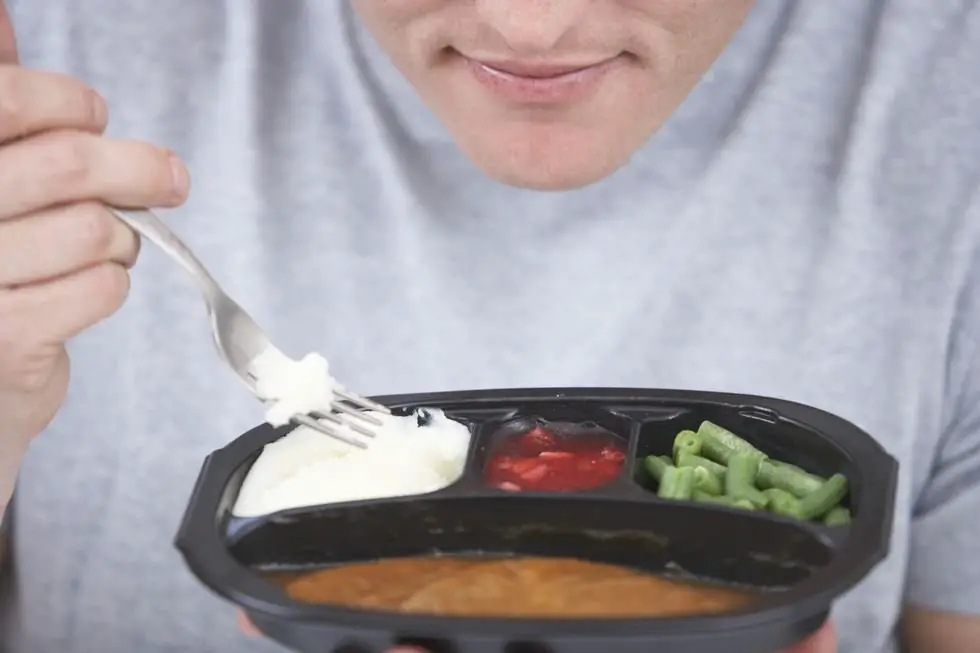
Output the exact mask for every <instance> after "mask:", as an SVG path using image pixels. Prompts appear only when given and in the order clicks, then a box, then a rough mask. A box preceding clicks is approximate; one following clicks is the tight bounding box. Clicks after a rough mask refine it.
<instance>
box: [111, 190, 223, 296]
mask: <svg viewBox="0 0 980 653" xmlns="http://www.w3.org/2000/svg"><path fill="white" fill-rule="evenodd" d="M111 210H112V212H113V213H114V214H115V215H116V217H117V218H119V219H120V220H122V221H123V222H125V223H126V224H127V225H129V226H130V227H132V228H133V230H135V231H136V232H138V233H139V234H141V235H142V236H144V237H146V239H147V240H149V241H151V242H152V243H153V244H155V245H156V246H157V247H159V248H160V249H162V250H163V251H164V253H165V254H167V255H168V256H169V257H170V258H172V259H173V260H175V261H177V262H178V263H180V265H181V266H182V267H183V268H184V269H185V270H187V271H188V272H190V274H191V276H192V277H194V280H195V281H196V282H197V284H198V285H199V286H200V287H201V291H202V292H204V294H205V295H207V296H208V297H213V296H214V295H216V294H218V293H220V292H221V291H220V289H219V286H218V282H217V281H215V279H214V277H213V276H211V273H210V272H208V270H207V268H205V267H204V264H203V263H201V261H200V259H198V258H197V256H195V255H194V252H192V251H191V250H190V248H188V247H187V245H185V244H184V241H182V240H181V239H180V238H179V237H178V236H177V234H175V233H174V232H173V231H171V230H170V227H168V226H167V224H166V223H165V222H164V221H163V220H161V219H160V218H158V217H157V216H156V215H155V214H154V213H153V212H152V211H150V210H148V209H117V208H112V209H111Z"/></svg>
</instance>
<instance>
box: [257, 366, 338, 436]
mask: <svg viewBox="0 0 980 653" xmlns="http://www.w3.org/2000/svg"><path fill="white" fill-rule="evenodd" d="M249 371H250V372H251V373H252V374H254V375H255V378H256V379H257V381H256V385H255V392H256V393H257V394H258V395H259V396H260V397H261V398H262V400H263V401H264V402H265V404H266V413H265V421H267V422H268V423H269V424H271V425H272V426H282V425H283V424H288V423H289V421H290V420H291V419H292V417H293V415H308V414H310V413H312V412H315V411H319V412H322V413H329V412H330V411H331V408H330V404H332V403H333V399H334V389H335V388H336V387H337V382H336V381H334V379H333V377H332V376H330V365H329V364H328V363H327V359H326V358H324V357H323V356H321V355H320V354H316V353H312V354H307V355H306V356H304V357H303V358H301V359H300V360H298V361H296V360H293V359H291V358H288V357H287V356H283V355H282V354H281V353H279V351H278V350H275V349H268V350H266V351H265V352H264V353H262V354H261V355H259V356H258V357H257V358H256V359H255V360H253V361H252V365H251V368H250V369H249Z"/></svg>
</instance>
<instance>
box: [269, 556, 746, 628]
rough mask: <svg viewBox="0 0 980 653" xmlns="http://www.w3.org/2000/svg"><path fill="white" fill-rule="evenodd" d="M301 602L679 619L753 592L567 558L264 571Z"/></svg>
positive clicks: (725, 606)
mask: <svg viewBox="0 0 980 653" xmlns="http://www.w3.org/2000/svg"><path fill="white" fill-rule="evenodd" d="M269 578H270V580H272V581H273V582H275V583H276V584H278V585H281V586H283V587H284V588H285V590H286V592H287V594H288V595H289V596H290V597H291V598H293V599H294V600H296V601H300V602H303V603H330V604H338V605H343V606H346V607H357V608H367V609H373V610H388V611H397V612H409V613H417V614H431V615H443V616H468V617H541V618H563V617H568V618H582V617H643V618H654V617H680V616H688V615H696V614H713V613H719V612H728V611H732V610H736V609H738V608H741V607H743V606H745V605H746V604H748V603H749V602H750V601H751V600H752V594H751V593H749V592H744V591H737V590H734V589H730V588H722V587H715V586H710V585H703V584H698V583H693V582H682V581H677V580H670V579H667V578H662V577H659V576H655V575H653V574H648V573H644V572H640V571H636V570H633V569H629V568H626V567H619V566H616V565H608V564H600V563H595V562H586V561H583V560H575V559H567V558H539V557H521V558H487V557H476V556H474V557H435V558H393V559H389V560H381V561H378V562H367V563H357V564H350V565H344V566H340V567H331V568H327V569H321V570H317V571H309V572H300V573H290V574H270V576H269Z"/></svg>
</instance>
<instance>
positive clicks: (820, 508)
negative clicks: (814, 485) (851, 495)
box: [800, 474, 847, 519]
mask: <svg viewBox="0 0 980 653" xmlns="http://www.w3.org/2000/svg"><path fill="white" fill-rule="evenodd" d="M846 495H847V477H845V476H844V475H843V474H834V475H833V476H831V477H830V478H828V479H827V481H826V482H825V483H824V484H823V485H821V486H820V489H818V490H817V491H816V492H812V493H811V494H808V495H807V496H805V497H803V498H802V499H800V512H801V513H802V514H803V519H820V518H821V517H823V516H824V515H826V514H827V513H829V512H830V511H831V510H833V509H834V508H836V507H837V504H839V503H840V502H841V500H843V499H844V497H845V496H846Z"/></svg>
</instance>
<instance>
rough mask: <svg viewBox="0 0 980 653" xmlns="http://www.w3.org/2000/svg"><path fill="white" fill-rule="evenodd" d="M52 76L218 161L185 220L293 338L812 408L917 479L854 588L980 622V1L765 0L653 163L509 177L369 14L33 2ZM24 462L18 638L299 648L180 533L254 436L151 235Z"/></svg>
mask: <svg viewBox="0 0 980 653" xmlns="http://www.w3.org/2000/svg"><path fill="white" fill-rule="evenodd" d="M8 5H10V8H11V10H12V12H13V17H14V21H15V25H16V28H17V29H18V32H19V39H20V46H21V54H22V58H23V60H24V62H25V63H26V64H28V65H34V66H43V67H47V68H55V69H60V70H65V71H70V72H72V73H75V74H77V75H79V76H81V77H82V78H84V79H86V80H89V81H90V82H92V83H93V84H94V85H96V86H97V87H98V88H99V89H100V90H101V91H102V92H103V93H104V94H105V95H106V96H107V97H108V99H109V101H110V105H111V110H112V119H111V128H110V131H111V132H112V133H113V134H115V135H123V136H128V137H136V138H141V139H148V140H153V141H156V142H158V143H161V144H166V145H168V146H170V147H172V148H173V149H175V150H176V151H177V152H178V153H179V154H181V155H182V156H183V157H184V158H185V159H186V160H187V161H188V162H189V164H190V167H191V170H192V174H193V176H194V181H195V184H194V189H193V193H192V199H191V200H190V202H189V203H188V205H187V206H186V207H185V208H183V209H181V210H179V211H174V212H172V213H169V214H167V215H166V217H167V219H168V220H169V221H170V222H171V223H172V224H173V226H174V227H175V228H176V229H177V230H178V231H179V232H180V233H182V234H183V235H185V236H186V238H187V240H188V241H189V242H190V244H191V245H192V246H193V247H194V248H195V249H197V250H198V251H199V252H200V254H201V256H202V258H203V259H204V260H205V261H206V263H207V264H208V265H209V266H211V267H212V268H213V269H214V271H215V273H216V275H217V276H218V278H219V279H220V280H221V281H223V282H225V283H226V284H227V286H228V289H229V290H230V291H231V292H232V293H233V294H234V295H235V296H237V297H239V298H241V300H242V302H243V303H244V304H245V305H246V306H247V308H248V309H249V310H250V311H251V312H253V313H254V315H255V316H256V318H257V319H258V320H259V321H260V322H261V323H262V324H263V325H266V326H267V327H268V329H269V330H270V331H271V333H272V334H273V335H274V337H275V338H276V339H277V340H279V341H281V342H282V345H283V346H284V347H285V348H286V349H287V350H288V351H289V352H290V353H292V354H296V355H299V354H302V353H305V352H307V351H311V350H317V351H321V352H324V353H325V354H326V355H327V356H329V357H330V358H331V360H332V362H333V365H334V369H335V371H336V374H337V375H338V376H339V377H340V378H342V379H344V380H345V381H347V382H348V383H349V385H350V386H351V387H352V388H354V389H356V390H357V391H360V392H363V393H370V394H382V393H389V392H406V391H435V390H447V389H462V388H480V387H500V386H504V387H512V386H562V385H568V386H574V385H612V386H652V387H686V388H702V389H711V390H724V391H734V392H750V393H758V394H764V395H775V396H779V397H786V398H790V399H793V400H797V401H802V402H806V403H810V404H814V405H816V406H819V407H821V408H824V409H827V410H830V411H832V412H835V413H838V414H840V415H841V416H843V417H845V418H847V419H850V420H852V421H854V422H855V423H857V424H858V425H860V426H861V427H863V428H864V429H866V430H867V431H869V432H870V433H872V434H874V435H875V436H876V437H878V438H879V439H880V441H881V442H882V443H883V444H884V445H885V446H886V447H887V448H888V449H889V450H890V451H891V452H892V453H893V454H894V455H895V456H896V457H898V458H899V459H900V461H901V463H902V465H903V468H902V469H903V472H902V476H901V483H900V487H899V495H898V506H897V515H896V519H895V537H894V544H893V552H892V554H891V556H890V557H889V559H888V560H887V561H886V562H885V563H883V564H882V565H881V566H880V568H878V569H877V571H876V572H875V573H873V574H872V575H871V577H869V578H868V579H867V580H866V581H865V582H864V583H863V584H862V585H861V586H860V587H858V588H857V589H856V590H854V591H853V592H852V593H851V594H850V595H848V596H847V597H846V598H845V599H844V600H842V601H841V602H840V604H839V605H838V606H837V609H836V614H835V617H836V620H837V624H838V626H839V628H840V631H841V637H842V649H841V650H842V651H843V653H893V652H894V651H895V650H896V648H895V643H894V641H893V639H892V632H893V628H894V626H895V622H896V618H897V616H898V614H899V610H900V607H901V604H902V603H903V601H911V602H914V603H917V604H921V605H924V606H929V607H932V608H937V609H941V610H955V611H963V612H968V613H980V560H978V559H977V552H978V550H980V549H978V543H980V520H978V519H977V515H978V514H980V491H978V489H980V358H978V356H980V353H978V349H977V334H978V333H980V298H978V292H980V268H978V264H980V262H978V246H980V196H978V190H977V189H978V180H980V154H978V153H980V7H978V6H977V3H976V2H973V1H971V0H966V1H964V0H930V1H928V2H925V1H923V0H883V1H881V2H866V1H858V0H807V1H805V2H804V1H800V2H793V1H792V0H760V2H759V4H758V5H757V8H756V9H755V10H754V12H753V14H752V15H751V17H750V19H749V20H748V23H747V24H746V25H745V27H744V29H742V30H741V32H740V33H739V34H738V35H737V37H736V38H735V40H734V42H733V43H732V44H731V46H730V47H729V48H728V50H727V51H726V53H725V54H724V55H723V56H722V58H721V59H720V60H719V61H718V62H717V65H716V66H715V67H714V68H713V70H712V71H711V73H710V74H709V75H708V76H706V78H705V79H704V81H703V83H702V84H701V85H700V86H699V87H698V88H697V89H696V90H695V91H694V93H693V95H692V96H691V97H690V98H689V99H688V101H687V102H686V103H685V104H684V105H683V106H682V107H681V108H680V110H679V111H678V112H677V114H676V115H675V116H674V117H673V118H672V119H671V121H670V122H669V124H667V125H666V126H665V127H664V128H663V129H662V130H661V132H660V133H659V134H658V135H657V136H656V137H655V138H654V139H653V140H652V141H651V142H650V143H649V144H648V145H646V146H645V147H644V148H643V149H641V150H640V151H639V152H637V153H636V155H635V156H634V157H633V159H632V161H631V162H630V164H629V165H628V166H627V167H625V168H624V169H622V170H620V171H619V172H617V173H616V174H614V175H613V176H611V177H609V178H607V179H605V180H603V181H601V182H599V183H596V184H594V185H592V186H589V187H587V188H583V189H580V190H574V191H569V192H557V193H542V192H531V191H526V190H520V189H515V188H510V187H505V186H502V185H500V184H498V183H495V182H493V181H489V180H488V179H486V178H485V177H484V176H482V175H481V174H480V173H479V172H478V171H477V170H476V169H475V168H474V166H473V165H472V164H471V163H469V162H468V161H467V160H466V159H465V158H464V157H463V155H462V154H461V153H460V152H459V151H458V150H457V148H456V147H455V146H454V144H453V143H452V141H451V140H450V139H449V138H448V136H447V134H446V133H445V131H444V130H443V129H442V128H441V126H440V125H439V124H438V123H437V122H436V121H435V119H434V118H433V117H432V116H431V115H430V114H429V113H428V111H427V110H426V109H425V108H424V107H423V106H422V105H421V103H420V102H419V100H418V98H417V97H416V96H415V95H414V92H413V91H412V90H411V89H410V88H409V87H408V86H407V85H406V83H405V82H404V81H403V80H401V79H400V78H399V76H398V75H397V74H396V73H395V72H394V70H393V69H392V68H391V66H390V64H388V63H387V62H386V61H385V60H384V59H383V57H381V56H380V54H379V52H378V51H377V49H376V46H374V45H373V44H372V42H371V41H370V39H368V38H367V37H366V36H365V34H364V33H363V31H362V30H361V28H360V27H359V26H358V24H357V21H356V20H355V19H354V18H353V17H352V16H351V14H350V12H349V9H348V7H347V5H346V3H344V2H340V1H339V0H326V1H317V2H312V1H311V2H300V1H299V0H275V2H261V1H259V0H254V1H245V0H242V1H237V0H236V1H235V2H201V1H200V0H170V1H168V2H154V1H151V0H86V1H85V2H80V1H79V0H44V1H38V0H14V1H13V2H10V0H8ZM72 351H73V360H74V367H73V369H74V377H73V385H72V388H71V391H70V397H69V399H68V402H67V405H66V406H65V408H64V410H63V411H62V412H61V414H60V416H59V417H58V418H57V420H56V422H55V423H54V424H53V425H52V427H51V428H50V429H49V432H48V433H46V434H45V435H44V437H42V438H40V439H38V440H37V442H36V443H35V445H34V447H33V449H32V451H31V453H30V455H29V458H28V460H27V461H26V463H25V466H24V468H23V474H22V476H21V479H20V486H19V490H18V492H19V495H18V497H17V504H16V514H17V523H16V528H15V542H14V554H15V560H16V580H17V591H16V601H15V607H16V612H15V614H14V615H13V623H12V624H11V626H9V627H8V628H7V629H6V630H5V631H4V632H3V644H5V645H6V646H7V649H6V650H8V651H13V652H14V653H73V652H77V653H91V652H92V651H104V652H106V653H116V652H122V651H126V652H129V651H139V652H141V653H151V652H152V653H163V652H167V651H174V652H176V651H181V652H183V651H197V652H199V653H207V652H216V653H217V652H221V653H226V652H227V651H247V652H259V651H273V650H278V649H277V648H276V647H275V646H274V645H273V644H271V643H269V642H267V641H263V640H261V639H252V640H250V639H249V638H247V637H245V636H243V635H241V634H240V633H239V632H238V631H237V630H236V628H235V617H234V610H233V609H232V606H230V605H229V604H226V603H224V602H222V601H221V600H219V599H217V598H215V597H213V596H212V595H210V594H209V593H208V592H207V591H205V590H204V589H203V588H202V587H201V586H199V585H198V584H197V583H196V582H195V581H194V580H193V579H192V577H191V576H190V574H189V573H188V572H187V571H186V570H185V569H184V567H183V565H182V563H181V561H180V559H179V557H178V555H177V553H176V552H175V550H174V549H173V547H172V544H171V540H172V536H173V534H174V531H175V529H176V526H177V524H178V520H179V518H180V516H181V514H182V510H183V508H184V505H185V502H186V500H187V498H188V494H189V491H190V488H191V485H192V483H193V481H194V478H195V477H196V474H197V472H198V469H199V465H200V462H201V460H202V458H203V457H204V456H205V455H206V454H207V453H208V452H209V451H211V450H212V449H214V448H217V447H218V446H220V445H222V444H224V443H225V442H227V441H228V440H230V439H231V438H233V437H234V436H235V435H236V434H238V433H239V432H240V431H242V430H243V429H245V428H247V427H249V426H251V425H252V424H254V423H255V422H257V421H259V420H260V419H261V413H260V410H259V407H258V406H257V405H256V404H255V402H254V400H253V399H252V398H250V397H249V396H247V394H246V393H245V392H243V391H242V389H241V388H240V387H239V385H238V384H237V382H235V381H234V379H233V378H232V377H231V376H230V374H229V373H228V372H227V370H225V369H223V368H222V366H221V365H220V364H219V362H218V359H217V358H216V357H215V353H214V351H213V347H212V344H211V342H210V340H209V333H208V328H207V322H206V316H205V313H204V307H203V305H202V303H201V300H200V298H199V297H198V295H197V292H196V290H195V289H194V287H193V286H192V285H191V284H190V282H189V280H188V279H187V278H186V276H185V275H184V273H183V272H182V271H181V270H179V269H178V268H176V267H175V266H174V265H173V264H172V263H170V262H169V261H167V260H165V259H164V258H163V257H162V255H161V254H160V253H159V252H157V251H155V250H154V249H153V248H152V247H147V248H145V250H144V256H143V258H142V262H141V263H140V265H139V266H138V267H137V268H136V270H135V280H134V286H133V291H132V295H131V299H130V301H129V302H128V304H127V306H126V307H125V308H124V309H123V310H122V311H121V313H119V314H118V315H117V316H115V317H114V318H112V319H111V320H110V321H108V322H106V323H104V324H103V325H101V326H99V327H98V328H96V329H94V330H92V331H91V332H89V333H87V334H85V335H84V336H83V337H81V338H79V339H78V341H77V342H75V343H74V344H73V346H72Z"/></svg>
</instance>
